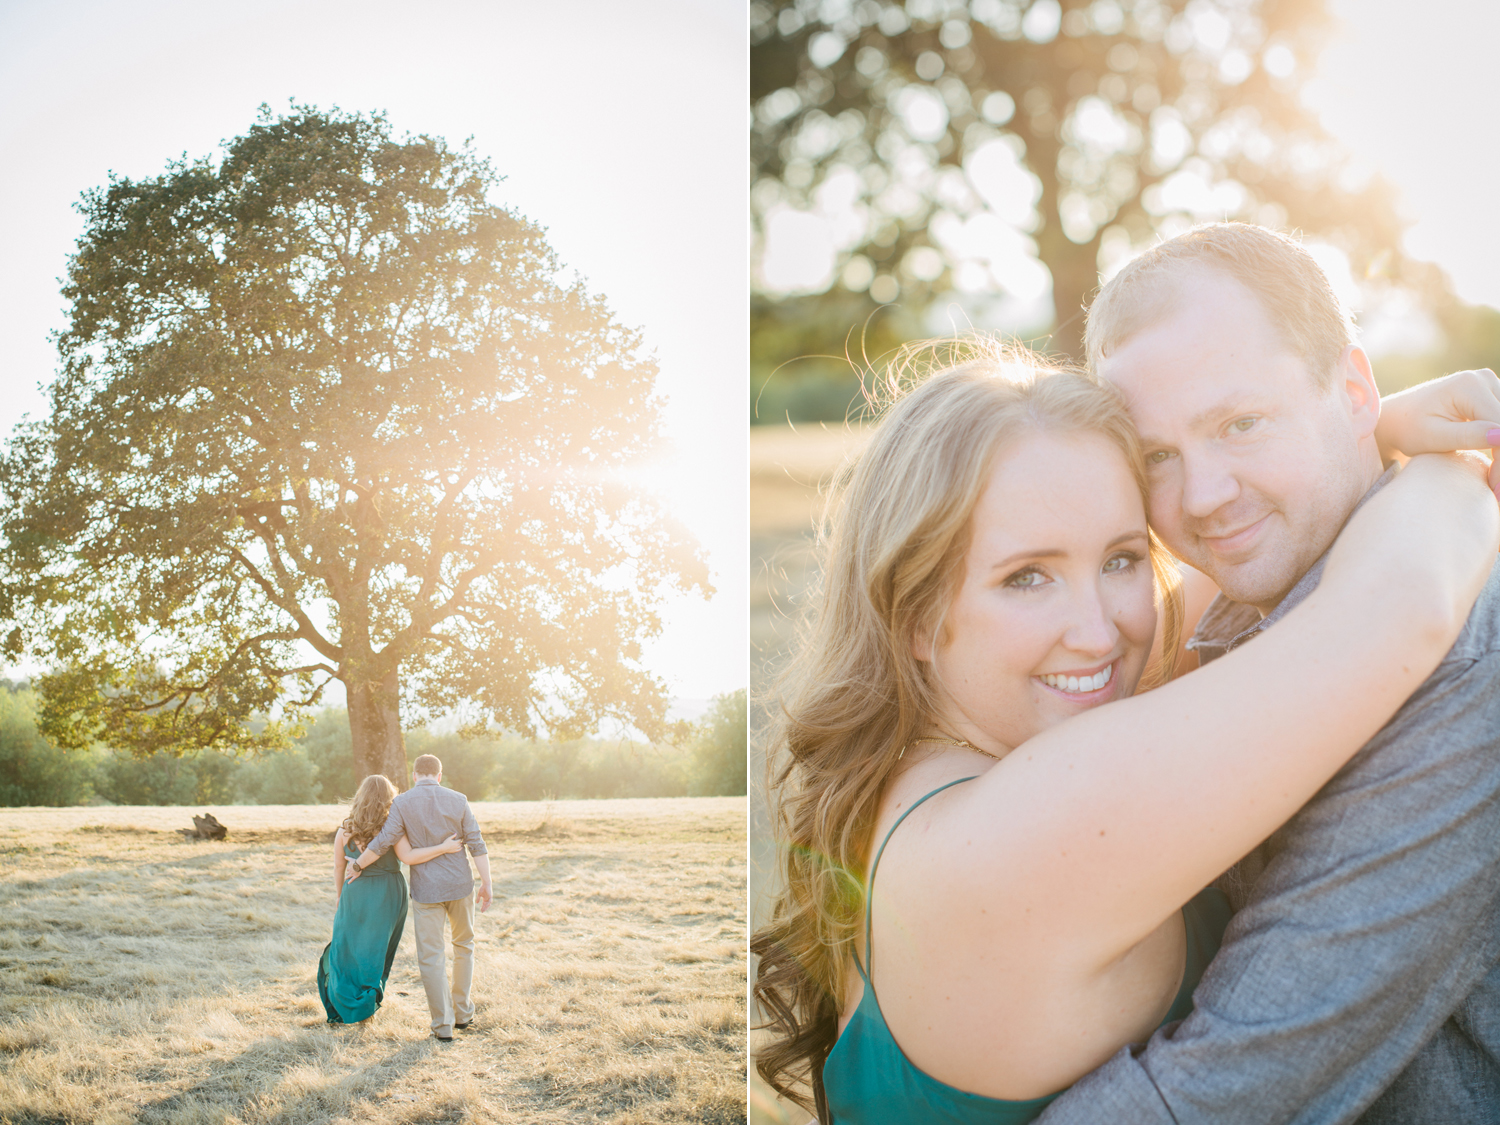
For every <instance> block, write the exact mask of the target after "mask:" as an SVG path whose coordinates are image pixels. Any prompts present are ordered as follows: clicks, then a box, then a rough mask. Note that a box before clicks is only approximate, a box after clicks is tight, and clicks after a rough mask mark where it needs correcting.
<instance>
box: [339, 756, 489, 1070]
mask: <svg viewBox="0 0 1500 1125" xmlns="http://www.w3.org/2000/svg"><path fill="white" fill-rule="evenodd" d="M442 780H443V763H442V762H440V761H439V760H438V759H437V758H436V757H435V756H433V755H432V754H423V755H422V756H421V757H419V758H418V759H417V760H416V761H415V762H414V763H413V764H412V787H411V788H410V789H409V790H407V791H406V792H405V793H402V794H400V795H399V796H398V795H397V793H396V787H395V786H394V785H392V784H391V782H390V781H389V779H387V778H386V777H384V776H382V775H381V774H373V775H371V776H370V777H367V778H365V780H364V781H363V783H361V785H360V787H359V791H358V792H357V793H356V794H355V796H354V800H353V802H351V804H350V808H349V815H348V817H346V818H345V820H344V822H343V824H341V825H340V826H339V830H338V832H337V833H336V834H335V835H334V839H333V853H334V859H333V872H334V887H335V894H336V895H337V896H338V908H337V912H336V913H335V914H334V918H333V937H332V939H331V940H330V941H329V943H328V945H327V947H326V948H324V950H323V956H322V958H321V959H320V960H319V961H318V994H319V996H321V997H322V1000H323V1008H324V1010H325V1011H326V1012H327V1013H328V1022H329V1023H359V1022H362V1021H364V1020H367V1019H369V1018H370V1017H371V1016H373V1015H374V1014H375V1010H376V1009H377V1008H379V1007H380V1002H381V1000H383V999H384V997H385V984H386V981H387V979H389V977H390V975H391V964H392V962H394V961H395V959H396V946H397V945H399V944H400V943H401V931H402V928H403V927H404V926H405V925H406V909H407V908H406V881H405V880H404V879H402V877H401V866H400V863H405V864H408V865H409V866H410V867H411V901H412V908H413V912H414V915H415V917H414V919H413V924H412V932H413V935H414V937H415V939H416V945H417V964H418V965H419V966H420V968H421V971H422V987H423V988H424V989H425V990H426V992H427V1008H428V1010H429V1011H430V1012H431V1013H432V1033H433V1035H435V1036H436V1037H437V1038H438V1039H440V1040H442V1041H443V1042H449V1041H451V1040H452V1038H453V1029H454V1028H458V1029H459V1030H460V1031H462V1030H463V1029H464V1028H466V1027H468V1026H469V1025H470V1023H471V1022H472V1021H473V1019H474V1004H473V1001H472V1000H471V999H470V998H469V988H470V985H471V983H472V981H473V979H474V905H475V904H476V903H478V905H479V909H480V912H481V913H483V912H484V911H486V910H488V909H489V906H490V896H491V885H490V859H489V854H488V852H487V851H486V849H485V846H484V839H483V837H481V836H480V834H479V823H478V821H476V820H475V819H474V810H473V809H471V808H469V802H468V800H467V799H466V798H465V797H464V795H463V794H462V793H455V792H454V791H453V790H452V789H444V788H443V787H442V784H441V782H442ZM445 837H446V838H445ZM414 844H415V845H424V846H419V847H413V845H414ZM466 847H467V848H468V851H469V854H470V855H472V856H473V857H474V865H475V866H476V867H478V868H479V881H480V886H479V891H478V893H477V894H475V895H474V896H473V897H472V898H471V897H470V892H471V891H472V890H473V889H474V877H473V875H472V874H471V872H470V870H469V863H468V860H467V859H466V858H465V857H464V855H463V851H464V849H465V848H466ZM397 860H400V863H398V862H397ZM445 923H446V925H447V927H448V928H449V929H450V930H451V931H452V938H453V977H452V982H451V985H450V982H449V979H448V974H447V971H446V965H445V957H444V951H443V928H444V925H445Z"/></svg>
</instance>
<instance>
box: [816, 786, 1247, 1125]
mask: <svg viewBox="0 0 1500 1125" xmlns="http://www.w3.org/2000/svg"><path fill="white" fill-rule="evenodd" d="M976 776H977V775H976ZM973 780H974V778H972V777H961V778H959V779H958V781H950V782H949V783H948V784H947V785H943V786H940V787H938V788H937V789H934V790H933V791H932V792H931V793H928V794H927V795H926V796H924V797H923V798H922V800H921V801H917V802H916V804H914V805H912V807H911V808H909V809H907V810H906V812H904V813H902V814H901V816H900V818H899V819H898V820H897V821H896V823H895V824H893V825H891V830H890V832H887V833H886V834H885V839H884V840H882V841H881V843H880V850H879V851H877V852H876V853H875V862H874V863H873V864H872V865H871V867H870V887H871V889H873V888H874V886H875V871H876V869H877V868H878V867H879V866H880V857H881V856H882V855H883V854H884V853H885V846H886V844H888V843H890V839H891V835H892V834H893V833H894V832H895V831H896V829H897V828H900V827H901V821H903V820H905V819H906V818H907V817H908V816H910V815H911V813H912V812H913V810H915V809H916V807H917V805H920V804H921V803H922V801H925V800H927V798H928V797H935V796H937V794H939V793H941V792H942V791H943V790H944V789H948V788H950V787H951V786H954V785H958V784H960V783H961V782H965V781H973ZM1229 915H1230V910H1229V900H1228V899H1226V898H1225V897H1224V895H1223V894H1222V893H1221V892H1220V891H1218V890H1217V889H1215V888H1212V887H1210V888H1209V889H1208V890H1206V891H1203V892H1201V893H1200V894H1198V895H1197V896H1196V897H1195V898H1194V899H1193V900H1192V901H1191V902H1189V903H1188V904H1187V905H1186V906H1184V907H1183V908H1182V918H1183V922H1184V924H1185V925H1186V927H1187V964H1186V965H1185V966H1184V967H1183V971H1182V985H1181V986H1180V987H1179V988H1178V989H1177V997H1176V999H1174V1000H1173V1001H1172V1007H1171V1009H1170V1010H1169V1011H1168V1012H1167V1015H1166V1018H1165V1019H1163V1020H1162V1023H1163V1024H1168V1023H1171V1022H1172V1021H1173V1020H1180V1019H1183V1018H1185V1017H1186V1016H1187V1014H1188V1013H1189V1012H1191V1011H1192V1010H1193V989H1195V988H1196V987H1198V981H1199V980H1200V979H1201V978H1202V976H1203V971H1204V970H1205V969H1207V968H1208V963H1209V962H1210V961H1212V960H1213V957H1214V954H1215V953H1217V952H1218V951H1219V944H1220V943H1221V942H1222V941H1223V940H1224V927H1225V926H1227V925H1228V924H1229ZM865 956H866V957H867V958H868V959H869V961H870V964H871V965H872V966H873V964H874V950H873V945H872V944H871V933H870V907H869V905H868V896H867V898H866V906H865ZM854 964H855V967H856V968H857V969H858V970H859V975H860V977H862V978H863V980H864V982H865V991H864V995H863V996H862V997H860V1001H859V1006H858V1007H857V1008H855V1010H854V1015H853V1016H852V1017H850V1020H849V1022H848V1023H847V1024H846V1025H845V1026H844V1030H843V1032H842V1034H840V1035H839V1037H838V1041H837V1042H836V1043H834V1045H833V1049H832V1050H831V1051H830V1052H829V1053H828V1058H827V1059H826V1060H825V1061H824V1063H823V1090H824V1093H825V1094H826V1095H827V1098H828V1115H829V1118H830V1121H829V1122H828V1123H827V1125H897V1123H905V1122H913V1121H920V1122H923V1125H1022V1123H1023V1122H1027V1121H1032V1120H1034V1119H1035V1118H1037V1117H1040V1116H1041V1113H1042V1110H1044V1109H1046V1108H1047V1106H1048V1105H1049V1104H1050V1103H1051V1102H1052V1101H1053V1100H1054V1099H1056V1098H1059V1097H1061V1096H1062V1093H1063V1091H1062V1090H1059V1091H1058V1092H1057V1093H1055V1094H1048V1095H1046V1096H1045V1097H1040V1098H1030V1099H1027V1100H1026V1101H1005V1100H1003V1099H1001V1098H989V1097H985V1096H984V1095H983V1094H971V1093H969V1092H968V1091H966V1090H960V1089H958V1088H957V1087H954V1086H949V1085H948V1084H947V1083H946V1082H939V1081H938V1080H937V1079H936V1078H934V1077H932V1075H930V1074H928V1073H927V1072H926V1071H923V1070H919V1069H917V1067H916V1066H915V1064H913V1063H912V1061H911V1060H910V1059H908V1058H907V1057H906V1055H905V1053H904V1052H903V1051H902V1050H901V1048H900V1046H898V1045H897V1043H896V1040H895V1038H894V1037H893V1036H892V1035H891V1031H890V1028H888V1027H887V1026H886V1024H885V1017H884V1016H883V1015H881V1012H880V1002H879V1001H878V1000H877V999H876V997H875V986H874V984H872V983H871V980H870V974H869V972H868V971H867V970H866V969H865V967H864V966H863V965H861V964H860V963H859V958H858V957H855V959H854Z"/></svg>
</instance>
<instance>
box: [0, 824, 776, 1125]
mask: <svg viewBox="0 0 1500 1125" xmlns="http://www.w3.org/2000/svg"><path fill="white" fill-rule="evenodd" d="M474 808H475V812H476V814H477V815H478V818H479V823H480V827H481V829H482V830H483V832H484V835H485V839H486V842H487V843H488V845H489V851H490V862H491V868H492V872H493V878H494V889H495V902H494V905H493V906H491V908H490V910H489V912H488V913H487V914H484V915H476V925H475V930H476V939H477V948H476V965H475V974H474V999H475V1003H476V1008H477V1011H476V1016H475V1025H474V1027H473V1029H471V1030H469V1031H466V1032H459V1033H457V1035H456V1037H455V1041H454V1042H453V1043H452V1044H451V1045H449V1044H441V1043H438V1042H437V1041H436V1040H435V1039H433V1038H431V1035H430V1032H429V1028H428V1015H427V1006H426V1002H425V999H424V996H423V992H422V986H421V983H420V979H419V977H418V974H417V967H416V962H415V959H414V955H413V952H412V944H411V934H410V925H411V923H410V921H408V923H407V926H408V932H407V934H406V935H405V937H404V938H403V940H402V945H401V950H400V953H399V954H398V955H397V959H396V964H395V968H394V969H393V970H392V974H391V980H390V986H389V990H388V992H387V994H386V999H385V1004H384V1006H383V1007H382V1008H381V1010H380V1011H379V1012H378V1013H377V1014H376V1016H375V1018H374V1019H373V1020H371V1021H370V1023H369V1024H368V1025H366V1026H364V1027H342V1026H329V1025H327V1024H326V1023H325V1022H324V1015H323V1010H322V1006H321V1004H320V1003H319V1001H318V993H317V983H316V968H317V960H318V956H319V954H320V952H321V951H322V948H323V945H324V944H325V943H326V942H327V940H328V935H329V929H330V925H331V922H332V916H333V887H332V852H331V847H330V846H329V844H328V842H327V841H329V840H330V839H331V836H332V832H333V829H334V827H335V826H336V825H337V823H338V821H339V820H340V818H341V817H342V816H343V811H342V809H340V808H339V807H338V806H335V805H325V806H258V807H257V806H240V807H228V808H209V809H189V808H67V809H0V1122H3V1123H5V1125H22V1123H26V1125H75V1123H77V1125H82V1123H85V1122H88V1123H97V1125H125V1123H134V1122H140V1123H142V1125H252V1123H254V1125H261V1123H264V1125H273V1123H274V1125H324V1123H342V1122H362V1123H363V1122H370V1123H391V1125H407V1123H418V1122H421V1123H430V1125H437V1123H440V1122H444V1123H446V1122H451V1123H455V1125H457V1123H460V1122H485V1123H490V1122H494V1123H499V1125H504V1123H512V1122H514V1123H520V1122H527V1123H532V1122H536V1123H550V1122H575V1121H580V1122H617V1123H620V1125H627V1123H639V1125H646V1123H658V1122H661V1123H668V1122H742V1121H745V1120H746V1112H747V1109H746V1090H745V1023H746V1020H745V924H746V917H745V902H746V885H745V845H746V841H745V801H744V799H743V798H730V797H722V798H684V799H674V800H625V801H576V802H573V801H559V802H555V803H551V804H546V805H543V804H541V803H524V802H517V803H510V804H500V803H490V804H476V805H475V806H474ZM204 811H207V812H212V813H214V814H215V815H216V816H217V817H218V818H219V819H220V820H221V821H222V822H223V823H224V824H226V825H228V826H229V830H230V832H229V838H228V839H227V840H225V841H222V842H212V843H209V842H188V841H186V840H184V839H183V838H182V837H181V836H180V835H179V834H178V833H177V832H176V831H175V830H176V829H178V828H181V827H191V819H190V817H191V814H192V813H194V812H204Z"/></svg>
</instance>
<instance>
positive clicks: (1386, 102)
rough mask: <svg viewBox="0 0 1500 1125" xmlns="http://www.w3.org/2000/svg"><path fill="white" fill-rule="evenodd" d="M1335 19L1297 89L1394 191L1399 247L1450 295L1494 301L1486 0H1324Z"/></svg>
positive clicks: (1494, 32) (1499, 252)
mask: <svg viewBox="0 0 1500 1125" xmlns="http://www.w3.org/2000/svg"><path fill="white" fill-rule="evenodd" d="M1329 7H1330V9H1331V10H1332V11H1333V12H1334V14H1335V15H1337V16H1338V17H1339V18H1341V19H1342V20H1343V21H1344V25H1345V26H1344V30H1343V33H1342V35H1341V36H1340V39H1339V41H1338V42H1337V43H1336V44H1334V45H1332V46H1330V47H1329V49H1328V50H1327V51H1325V52H1324V55H1323V60H1322V65H1321V66H1320V68H1319V70H1320V80H1319V81H1318V82H1317V83H1316V84H1315V86H1314V87H1313V88H1312V89H1310V90H1309V91H1308V98H1309V101H1310V103H1311V104H1312V105H1314V106H1315V107H1316V108H1317V109H1318V111H1319V113H1320V115H1321V116H1322V118H1323V122H1324V124H1325V125H1326V126H1327V127H1328V129H1329V130H1330V131H1332V132H1333V133H1334V134H1335V135H1336V136H1338V137H1339V138H1340V139H1342V140H1343V141H1344V142H1345V144H1347V145H1348V146H1349V148H1350V149H1351V150H1353V151H1354V152H1355V153H1357V154H1358V155H1359V156H1361V157H1363V158H1365V159H1367V160H1369V161H1370V162H1371V163H1372V164H1373V165H1374V166H1375V167H1376V168H1378V169H1379V170H1380V171H1381V172H1382V173H1383V174H1384V175H1385V177H1386V178H1387V179H1389V180H1390V181H1392V182H1393V183H1394V184H1396V186H1397V187H1398V188H1399V189H1400V190H1401V196H1402V206H1403V211H1404V213H1405V214H1406V216H1407V217H1408V218H1411V219H1413V220H1415V222H1414V225H1413V226H1412V227H1411V228H1410V229H1409V230H1408V231H1407V235H1406V249H1407V250H1408V251H1409V252H1410V253H1411V254H1412V255H1413V256H1414V257H1417V258H1420V259H1423V260H1425V261H1431V262H1436V263H1437V264H1438V265H1440V266H1442V267H1443V268H1444V269H1445V270H1447V271H1448V275H1449V276H1450V277H1451V278H1452V279H1453V284H1454V287H1455V289H1456V290H1457V291H1458V294H1459V296H1460V297H1462V298H1463V299H1464V300H1466V301H1469V302H1471V303H1473V304H1485V305H1491V306H1493V307H1495V308H1500V262H1497V259H1500V236H1497V233H1496V231H1497V226H1500V222H1497V220H1500V217H1497V215H1496V185H1497V184H1500V146H1497V145H1496V143H1495V129H1496V124H1497V122H1500V83H1497V82H1496V80H1495V44H1496V43H1497V42H1500V5H1496V4H1494V3H1493V2H1492V0H1423V3H1422V4H1421V5H1420V6H1417V5H1413V4H1412V3H1410V0H1329Z"/></svg>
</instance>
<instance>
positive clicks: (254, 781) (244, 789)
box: [234, 743, 323, 805]
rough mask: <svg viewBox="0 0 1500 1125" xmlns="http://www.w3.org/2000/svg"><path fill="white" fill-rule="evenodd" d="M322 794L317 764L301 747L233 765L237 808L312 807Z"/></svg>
mask: <svg viewBox="0 0 1500 1125" xmlns="http://www.w3.org/2000/svg"><path fill="white" fill-rule="evenodd" d="M322 792H323V786H322V783H321V782H319V781H318V766H317V763H316V762H314V761H313V759H312V756H311V755H310V754H309V753H308V750H307V747H306V746H305V745H303V744H300V743H299V744H298V745H296V746H293V747H292V748H291V749H290V750H279V751H277V752H276V753H274V754H262V755H259V756H257V757H254V758H246V759H244V760H242V761H239V762H237V763H235V768H234V803H235V804H237V805H316V804H318V803H319V801H320V799H321V795H322Z"/></svg>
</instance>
